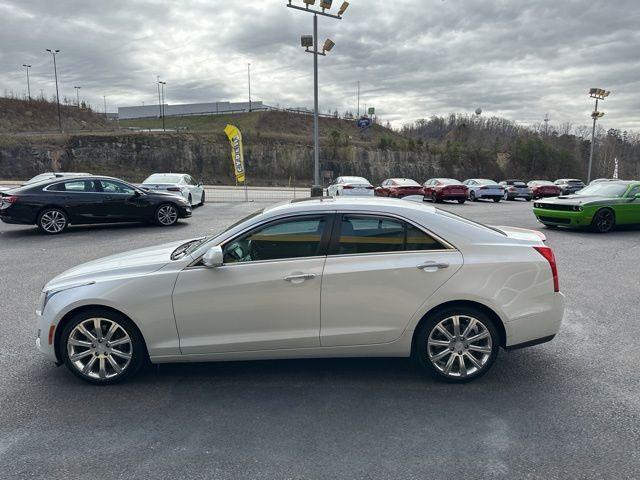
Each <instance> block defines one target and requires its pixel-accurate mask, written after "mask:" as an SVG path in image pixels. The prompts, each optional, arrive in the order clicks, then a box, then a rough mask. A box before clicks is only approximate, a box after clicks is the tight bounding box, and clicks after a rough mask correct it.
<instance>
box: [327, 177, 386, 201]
mask: <svg viewBox="0 0 640 480" xmlns="http://www.w3.org/2000/svg"><path fill="white" fill-rule="evenodd" d="M374 190H375V189H374V188H373V185H371V182H370V181H369V180H367V179H366V178H363V177H338V178H336V181H335V182H333V183H332V184H331V185H329V187H327V195H328V196H330V197H339V196H341V195H343V196H347V195H348V196H350V197H373V196H374V193H375V192H374Z"/></svg>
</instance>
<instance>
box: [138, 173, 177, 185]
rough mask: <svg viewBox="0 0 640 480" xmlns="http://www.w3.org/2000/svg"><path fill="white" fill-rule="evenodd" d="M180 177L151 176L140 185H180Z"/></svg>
mask: <svg viewBox="0 0 640 480" xmlns="http://www.w3.org/2000/svg"><path fill="white" fill-rule="evenodd" d="M181 178H182V175H161V174H155V175H151V176H150V177H149V178H147V179H146V180H145V181H144V182H142V183H180V179H181Z"/></svg>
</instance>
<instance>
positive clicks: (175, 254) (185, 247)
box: [171, 209, 264, 260]
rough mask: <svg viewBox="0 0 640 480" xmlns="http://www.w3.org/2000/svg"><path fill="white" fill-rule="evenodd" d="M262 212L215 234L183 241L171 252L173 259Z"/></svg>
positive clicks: (256, 213)
mask: <svg viewBox="0 0 640 480" xmlns="http://www.w3.org/2000/svg"><path fill="white" fill-rule="evenodd" d="M262 212H264V209H261V210H258V211H256V212H253V213H252V214H250V215H247V216H246V217H244V218H242V219H241V220H238V221H237V222H235V223H234V224H233V225H230V226H228V227H227V228H225V229H224V230H222V231H221V232H218V233H216V234H214V235H207V236H206V237H200V238H196V239H195V240H189V241H188V242H186V243H183V244H182V245H180V246H179V247H178V248H176V249H175V250H174V251H173V253H172V254H171V260H180V259H181V258H183V257H184V256H185V255H190V254H191V253H193V252H195V251H196V250H197V249H198V248H200V247H201V246H202V245H204V244H205V243H207V242H209V241H211V240H213V239H214V238H216V237H218V236H220V235H222V234H223V233H226V232H228V231H229V230H231V229H233V228H236V227H237V226H238V225H241V224H242V223H244V222H246V221H247V220H251V219H252V218H253V217H257V216H258V215H260V214H262Z"/></svg>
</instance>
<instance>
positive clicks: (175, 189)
mask: <svg viewBox="0 0 640 480" xmlns="http://www.w3.org/2000/svg"><path fill="white" fill-rule="evenodd" d="M179 191H180V189H179V188H178V187H169V188H167V192H179Z"/></svg>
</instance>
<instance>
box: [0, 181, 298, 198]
mask: <svg viewBox="0 0 640 480" xmlns="http://www.w3.org/2000/svg"><path fill="white" fill-rule="evenodd" d="M22 183H24V181H18V180H0V188H1V189H4V188H9V187H17V186H19V185H20V184H22ZM204 192H205V197H206V201H207V203H209V202H215V203H233V202H272V203H273V202H282V201H287V200H295V199H296V198H309V197H310V196H311V189H310V188H305V187H301V188H298V187H247V188H246V189H245V187H243V186H234V185H229V186H218V185H205V186H204Z"/></svg>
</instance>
